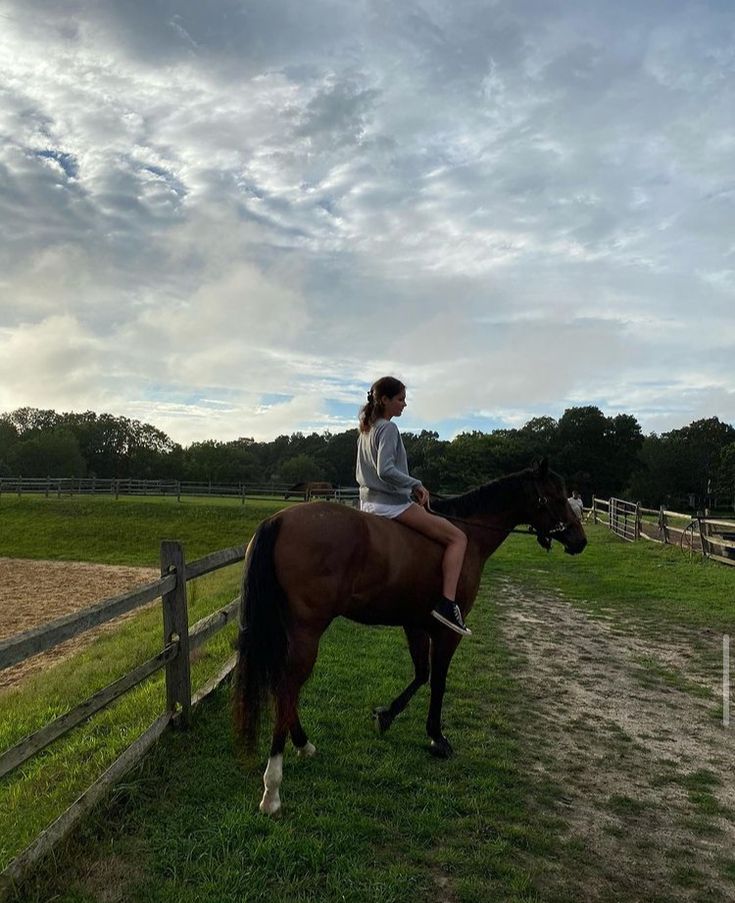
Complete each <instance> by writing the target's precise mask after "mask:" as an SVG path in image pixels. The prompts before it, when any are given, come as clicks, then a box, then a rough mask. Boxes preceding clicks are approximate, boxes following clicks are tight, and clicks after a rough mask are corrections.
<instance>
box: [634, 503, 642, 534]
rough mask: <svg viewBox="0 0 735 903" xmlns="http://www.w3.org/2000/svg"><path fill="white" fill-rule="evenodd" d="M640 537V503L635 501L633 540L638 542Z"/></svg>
mask: <svg viewBox="0 0 735 903" xmlns="http://www.w3.org/2000/svg"><path fill="white" fill-rule="evenodd" d="M640 538H641V503H640V502H636V503H635V540H636V542H638V540H639V539H640Z"/></svg>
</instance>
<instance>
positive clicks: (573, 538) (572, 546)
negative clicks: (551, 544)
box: [558, 526, 587, 555]
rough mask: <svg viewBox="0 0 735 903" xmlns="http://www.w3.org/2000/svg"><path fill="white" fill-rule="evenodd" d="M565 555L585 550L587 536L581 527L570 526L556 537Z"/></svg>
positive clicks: (576, 553)
mask: <svg viewBox="0 0 735 903" xmlns="http://www.w3.org/2000/svg"><path fill="white" fill-rule="evenodd" d="M558 539H559V541H560V542H561V544H562V545H563V546H564V551H565V552H566V553H567V555H579V553H580V552H583V551H584V550H585V547H586V545H587V537H586V536H585V535H584V530H583V529H582V528H581V527H577V526H570V527H567V529H566V530H565V531H564V532H563V533H562V534H561V535H560V536H559V537H558Z"/></svg>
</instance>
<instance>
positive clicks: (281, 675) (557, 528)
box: [234, 461, 587, 814]
mask: <svg viewBox="0 0 735 903" xmlns="http://www.w3.org/2000/svg"><path fill="white" fill-rule="evenodd" d="M433 505H434V508H436V509H437V510H438V511H439V512H440V513H441V514H442V515H443V516H444V517H446V518H451V519H453V520H454V521H455V523H456V524H457V526H458V528H459V529H461V531H462V532H463V533H464V534H465V536H466V537H467V550H466V552H465V556H464V563H463V565H462V570H461V573H460V577H459V583H458V597H459V598H460V599H461V600H462V604H463V607H464V612H465V614H467V613H468V612H469V611H470V609H471V608H472V605H473V603H474V601H475V596H476V595H477V590H478V588H479V585H480V579H481V577H482V571H483V567H484V565H485V562H486V561H487V559H488V557H489V556H490V555H491V554H492V553H493V552H494V551H495V549H496V548H497V547H498V546H499V545H500V544H501V543H502V542H503V541H504V540H505V538H506V537H507V536H508V534H509V533H510V532H511V531H512V530H513V529H514V528H515V527H516V526H517V525H518V524H530V525H531V526H532V529H533V531H534V533H535V535H536V539H537V540H538V542H539V543H540V545H542V546H543V548H545V549H548V548H550V547H551V543H552V539H556V540H557V541H559V542H560V543H561V544H562V545H563V546H564V549H565V551H567V552H569V553H571V554H577V553H579V552H581V551H582V550H583V549H584V547H585V545H586V543H587V540H586V537H585V535H584V530H583V529H582V526H581V524H580V522H579V519H578V518H577V517H576V515H575V514H574V513H573V512H572V511H571V509H570V508H569V505H568V503H567V494H566V490H565V487H564V482H563V480H562V479H561V477H559V476H557V475H556V474H554V473H552V472H551V471H550V470H549V469H548V465H547V463H546V461H543V462H541V464H540V465H537V466H535V467H533V468H529V469H527V470H523V471H520V472H519V473H516V474H511V475H510V476H508V477H503V478H502V479H500V480H494V481H493V482H492V483H488V484H486V485H485V486H481V487H480V488H479V489H475V490H473V491H471V492H468V493H465V494H464V495H462V496H458V497H456V498H454V499H446V500H443V501H441V502H440V501H436V502H434V503H433ZM427 516H428V515H427ZM443 559H444V547H443V546H442V545H441V544H440V543H438V542H435V541H434V540H432V539H430V538H429V537H428V536H425V535H422V534H421V533H420V532H418V531H417V530H415V529H411V528H410V527H408V526H407V525H406V524H402V523H401V522H400V521H397V520H396V519H395V518H394V519H389V518H385V517H373V516H368V515H366V514H364V513H363V512H360V511H356V510H355V509H354V508H347V507H345V506H343V505H334V504H332V503H330V502H314V503H313V504H310V505H297V506H294V507H290V508H286V509H284V510H283V511H279V512H278V513H277V514H275V515H274V516H273V517H270V518H268V519H267V520H265V521H264V522H263V523H262V524H261V525H260V526H259V527H258V530H257V531H256V533H255V536H254V537H253V539H252V540H251V542H250V544H249V545H248V549H247V554H246V558H245V571H244V576H243V585H242V595H241V600H242V601H241V609H240V633H239V636H238V651H239V655H238V661H237V667H236V670H235V678H234V705H235V723H236V727H237V730H238V733H239V734H240V736H241V737H242V738H243V739H244V741H245V745H246V748H247V749H249V750H251V751H252V750H253V749H254V748H255V746H256V743H257V738H258V728H259V724H260V718H261V715H262V713H263V710H264V708H265V707H266V703H267V702H268V701H269V700H270V699H273V701H274V703H275V723H274V726H273V735H272V740H271V748H270V756H269V759H268V765H267V767H266V770H265V774H264V776H263V783H264V785H265V792H264V794H263V798H262V800H261V803H260V808H261V811H263V812H266V813H269V814H274V813H276V812H277V811H278V810H279V809H280V807H281V800H280V786H281V782H282V778H283V751H284V748H285V745H286V739H287V737H288V735H289V733H290V735H291V738H292V740H293V743H294V745H295V746H296V749H297V751H298V753H299V754H300V755H306V756H308V755H313V754H314V752H315V748H314V745H313V744H312V743H310V742H309V740H308V738H307V735H306V732H305V731H304V728H303V727H302V725H301V721H300V719H299V713H298V700H299V693H300V691H301V687H302V686H303V684H304V683H305V681H306V680H307V679H308V677H309V675H310V674H311V671H312V669H313V667H314V663H315V662H316V657H317V652H318V649H319V640H320V638H321V636H322V634H323V633H324V631H325V630H326V629H327V628H328V627H329V625H330V623H331V622H332V621H333V620H334V619H335V618H336V617H339V616H342V617H346V618H349V619H350V620H353V621H358V622H360V623H363V624H388V625H396V626H401V627H403V629H404V631H405V633H406V637H407V639H408V643H409V649H410V652H411V657H412V659H413V662H414V669H415V675H414V679H413V680H412V681H411V682H410V683H409V685H408V686H407V687H406V688H405V689H404V690H403V692H401V693H400V694H399V695H398V696H397V697H396V698H395V699H394V700H393V702H392V703H391V704H390V705H389V706H388V707H386V708H385V709H381V710H378V711H377V712H376V719H377V725H378V728H379V729H380V730H381V732H382V731H384V730H386V729H387V728H388V727H389V726H390V724H391V722H392V721H393V719H394V718H395V717H396V716H397V715H398V714H399V713H400V712H401V711H403V709H405V707H406V705H407V704H408V702H409V700H410V699H411V697H412V696H413V695H414V693H415V692H416V690H417V689H418V688H419V687H420V686H421V685H422V684H424V683H426V682H427V681H429V679H430V681H431V698H430V703H429V716H428V719H427V722H426V732H427V734H428V736H429V739H430V750H431V752H432V753H433V754H434V755H436V756H439V757H444V758H445V757H447V756H449V755H451V753H452V747H451V745H450V744H449V741H448V740H447V738H446V737H445V736H444V734H443V733H442V724H441V711H442V702H443V698H444V690H445V687H446V678H447V672H448V670H449V665H450V662H451V660H452V656H453V655H454V652H455V650H456V648H457V646H458V645H459V642H460V636H459V634H457V633H454V632H453V631H451V630H447V629H446V628H445V627H444V626H442V625H441V624H440V623H439V622H438V621H437V620H436V619H435V618H434V617H432V610H433V609H434V608H435V606H436V604H437V603H438V602H439V601H440V600H441V597H442V588H443V574H444V571H443Z"/></svg>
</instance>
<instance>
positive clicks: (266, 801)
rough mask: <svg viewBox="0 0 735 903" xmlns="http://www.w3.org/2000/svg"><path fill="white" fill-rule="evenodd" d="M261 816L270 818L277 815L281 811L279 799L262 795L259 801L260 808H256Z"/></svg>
mask: <svg viewBox="0 0 735 903" xmlns="http://www.w3.org/2000/svg"><path fill="white" fill-rule="evenodd" d="M258 808H259V809H260V811H261V812H262V813H263V815H270V816H271V817H273V816H275V815H278V813H279V812H280V811H281V800H280V798H279V797H275V799H273V798H269V797H268V794H267V793H266V794H264V796H263V799H262V800H261V801H260V806H258Z"/></svg>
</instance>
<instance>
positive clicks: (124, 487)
mask: <svg viewBox="0 0 735 903" xmlns="http://www.w3.org/2000/svg"><path fill="white" fill-rule="evenodd" d="M290 488H291V487H290V485H289V484H287V483H213V482H211V481H198V482H196V481H193V480H189V481H185V480H133V479H119V480H118V479H97V477H0V498H1V497H2V495H3V493H4V494H6V495H8V494H12V495H18V496H21V495H26V494H33V495H44V496H46V498H48V497H49V496H51V495H55V496H57V497H58V498H61V497H62V496H64V495H70V496H73V495H113V496H114V497H115V498H116V499H118V498H120V496H161V495H163V496H171V498H174V497H175V498H176V499H177V500H178V501H181V497H182V496H195V497H202V496H207V497H211V498H236V499H240V502H241V503H242V504H245V500H246V499H259V498H277V499H283V498H285V497H286V495H287V494H288V490H289V489H290ZM356 496H357V488H356V487H352V486H336V487H335V488H334V490H333V491H332V492H330V493H325V494H324V495H320V497H324V498H332V499H334V500H335V501H338V502H349V501H352V500H354V499H355V498H356ZM292 498H294V499H297V498H298V494H292Z"/></svg>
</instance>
